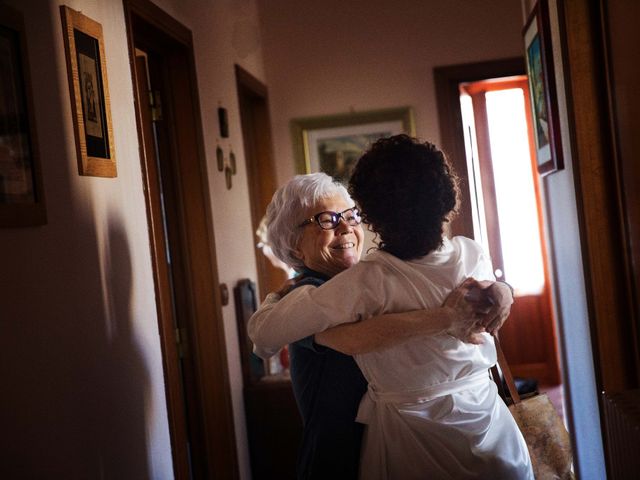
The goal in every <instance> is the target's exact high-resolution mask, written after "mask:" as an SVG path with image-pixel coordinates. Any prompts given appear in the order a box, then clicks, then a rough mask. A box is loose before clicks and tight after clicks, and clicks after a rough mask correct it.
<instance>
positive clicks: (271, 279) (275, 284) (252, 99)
mask: <svg viewBox="0 0 640 480" xmlns="http://www.w3.org/2000/svg"><path fill="white" fill-rule="evenodd" d="M235 70H236V86H237V88H238V104H239V106H240V121H241V124H242V138H243V142H244V155H245V159H246V166H247V168H246V171H247V181H248V183H249V201H250V203H251V225H252V227H253V232H254V233H256V232H258V229H261V228H262V229H264V228H265V226H264V225H263V224H262V219H263V218H264V215H265V213H266V211H267V205H269V202H271V197H272V196H273V193H274V192H275V191H276V187H277V180H276V174H275V164H274V159H273V146H272V142H271V122H270V120H269V97H268V92H267V87H266V85H264V84H263V83H262V82H261V81H260V80H258V79H257V78H255V77H254V76H253V75H251V74H250V73H249V72H247V71H246V70H244V69H243V68H242V67H240V66H239V65H236V68H235ZM254 244H255V255H256V267H257V271H258V290H259V292H260V298H261V299H264V298H265V297H266V295H267V293H269V292H275V291H278V290H279V289H280V288H281V287H282V284H283V283H284V281H285V280H286V279H287V275H286V274H285V273H284V270H283V269H282V268H278V267H276V266H274V265H273V263H272V261H271V260H270V258H268V256H267V254H268V253H269V252H268V251H266V250H265V249H266V248H270V247H268V246H267V245H264V244H263V243H262V240H261V241H260V242H259V243H258V242H255V243H254ZM271 256H272V255H271Z"/></svg>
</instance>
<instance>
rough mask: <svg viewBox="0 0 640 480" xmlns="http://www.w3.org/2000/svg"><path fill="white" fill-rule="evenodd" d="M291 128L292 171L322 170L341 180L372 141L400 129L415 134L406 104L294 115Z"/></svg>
mask: <svg viewBox="0 0 640 480" xmlns="http://www.w3.org/2000/svg"><path fill="white" fill-rule="evenodd" d="M291 131H292V135H293V147H294V155H295V160H296V171H297V172H298V173H311V172H325V173H327V174H328V175H331V176H332V177H334V178H335V179H336V180H338V181H340V182H343V183H346V182H348V180H349V177H350V176H351V171H352V170H353V167H354V166H355V164H356V162H357V161H358V159H359V158H360V156H361V155H362V154H363V153H364V151H365V150H366V149H367V148H368V147H369V146H370V145H371V144H372V143H373V142H375V141H376V140H378V139H379V138H382V137H388V136H391V135H397V134H400V133H407V134H409V135H415V127H414V122H413V111H412V110H411V108H409V107H404V108H394V109H388V110H375V111H369V112H358V113H347V114H344V115H331V116H326V117H311V118H300V119H295V120H293V121H292V122H291Z"/></svg>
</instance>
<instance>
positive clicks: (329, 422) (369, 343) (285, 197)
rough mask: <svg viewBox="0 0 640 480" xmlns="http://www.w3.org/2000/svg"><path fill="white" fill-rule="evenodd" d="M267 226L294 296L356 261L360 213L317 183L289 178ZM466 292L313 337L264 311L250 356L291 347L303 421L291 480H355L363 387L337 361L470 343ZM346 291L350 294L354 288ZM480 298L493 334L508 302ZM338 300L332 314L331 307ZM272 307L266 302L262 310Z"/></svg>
mask: <svg viewBox="0 0 640 480" xmlns="http://www.w3.org/2000/svg"><path fill="white" fill-rule="evenodd" d="M267 222H268V224H269V240H270V242H271V244H272V245H271V246H272V248H273V251H274V253H275V254H276V255H277V256H278V257H279V258H280V259H281V260H283V261H284V262H285V263H287V264H289V265H292V266H294V267H295V268H296V269H297V270H298V271H299V272H300V274H301V275H300V276H299V277H298V279H297V283H296V285H295V287H296V288H297V287H299V288H300V289H301V290H304V289H305V288H313V287H317V286H320V285H322V284H323V283H324V282H325V281H326V280H328V279H329V278H331V277H333V276H334V275H336V274H337V273H339V272H341V271H343V270H345V269H347V268H349V267H351V266H353V265H355V264H356V263H357V262H358V261H359V259H360V254H361V251H362V240H363V234H362V229H361V226H360V215H359V212H358V211H357V209H355V208H353V202H352V200H351V199H350V198H349V196H348V194H347V192H346V190H345V189H344V187H342V186H341V185H339V184H336V183H334V182H333V181H332V179H331V178H330V177H328V176H327V175H325V174H322V173H318V174H311V175H302V176H297V177H295V178H294V179H293V180H291V181H290V182H289V183H288V184H287V185H285V186H284V187H283V188H281V189H280V190H278V192H276V194H275V195H274V197H273V200H272V202H271V204H270V205H269V208H268V211H267ZM470 285H471V283H468V284H467V285H465V286H464V287H461V288H459V289H457V290H454V292H453V293H452V294H451V295H450V296H449V298H448V300H447V303H446V304H445V305H444V306H439V305H438V306H434V307H433V308H430V309H429V310H420V311H414V312H408V313H404V314H387V315H382V316H374V317H371V318H368V319H367V321H366V322H359V323H353V324H348V325H343V326H339V327H335V328H331V329H328V330H325V331H322V332H321V330H324V328H317V327H316V326H315V325H316V322H313V321H312V322H300V321H299V319H297V318H293V317H287V316H277V315H270V313H269V312H270V310H269V308H270V307H269V306H266V307H265V306H263V307H262V308H261V309H260V310H259V311H258V312H257V313H256V315H254V317H253V318H252V319H251V321H250V323H249V335H250V336H251V338H252V340H253V341H254V342H255V344H256V352H257V353H259V354H261V355H262V356H264V357H267V356H269V355H271V354H274V353H276V352H277V351H278V350H279V349H280V348H281V347H282V346H283V345H284V344H286V343H291V345H290V347H289V348H290V354H291V374H292V381H293V386H294V392H295V395H296V400H297V402H298V405H299V409H300V412H301V414H302V417H303V420H304V437H303V442H302V447H301V449H300V452H299V460H298V477H299V478H357V472H358V464H359V458H360V454H359V452H360V439H361V435H362V425H360V424H357V423H355V417H356V414H357V411H358V405H359V403H360V400H361V398H362V396H363V394H364V393H365V391H366V381H365V379H364V377H363V376H362V374H361V372H360V370H359V369H358V367H357V366H356V363H355V362H354V360H353V358H352V357H350V356H347V355H344V354H343V353H347V354H354V353H359V354H362V353H366V352H369V351H375V350H380V349H384V348H388V347H390V346H393V345H396V344H399V343H402V342H404V341H407V340H409V339H410V338H419V337H421V336H427V335H437V334H441V333H443V332H445V331H447V332H449V333H450V334H453V335H456V336H458V337H460V338H463V339H466V340H468V341H477V339H476V338H475V337H474V335H475V332H476V331H478V330H483V329H484V327H482V326H480V327H478V326H477V325H476V324H475V320H474V319H473V318H471V317H472V315H471V312H470V309H469V305H467V303H466V302H464V301H462V297H463V296H464V294H465V293H466V291H467V290H468V288H469V286H470ZM349 291H350V293H351V294H357V293H358V286H357V285H353V286H350V288H349ZM489 292H490V293H491V295H492V297H493V298H494V300H495V302H494V303H495V305H494V307H493V308H492V309H491V310H490V311H489V312H488V313H486V314H485V315H484V316H483V317H482V318H483V321H484V323H485V325H487V328H488V329H491V330H494V329H496V328H498V327H499V326H500V325H501V324H502V321H504V319H505V318H506V316H507V315H508V311H509V305H510V304H511V302H512V298H511V294H510V291H509V289H508V287H504V286H502V287H501V286H500V285H495V286H492V287H490V289H489ZM275 297H276V298H278V297H277V296H275ZM341 297H342V295H340V296H338V297H336V298H335V299H333V300H332V302H331V304H332V305H334V306H338V304H339V303H340V301H341ZM273 298H274V294H270V296H269V297H268V300H267V302H266V303H267V305H269V304H270V303H271V301H272V300H273ZM405 310H406V309H405ZM268 317H270V318H268ZM318 332H320V333H318ZM314 333H315V334H316V335H315V336H313V334H314ZM327 347H331V348H327ZM334 349H335V350H334ZM336 350H337V351H336ZM339 352H342V353H339Z"/></svg>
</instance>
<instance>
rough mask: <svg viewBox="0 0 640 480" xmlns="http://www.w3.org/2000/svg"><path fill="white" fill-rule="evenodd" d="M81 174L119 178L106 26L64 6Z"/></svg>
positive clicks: (62, 12)
mask: <svg viewBox="0 0 640 480" xmlns="http://www.w3.org/2000/svg"><path fill="white" fill-rule="evenodd" d="M60 15H61V16H62V28H63V33H64V46H65V52H66V57H67V74H68V78H69V91H70V96H71V111H72V113H73V128H74V132H75V140H76V151H77V155H78V170H79V173H80V175H89V176H94V177H115V176H117V170H116V155H115V149H114V142H113V129H112V123H111V108H110V102H109V84H108V81H107V62H106V58H105V53H104V41H103V37H102V26H101V25H100V24H99V23H97V22H95V21H94V20H91V19H90V18H88V17H86V16H84V15H82V14H81V13H80V12H77V11H75V10H73V9H71V8H69V7H67V6H64V5H62V6H61V7H60Z"/></svg>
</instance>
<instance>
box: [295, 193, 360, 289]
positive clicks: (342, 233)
mask: <svg viewBox="0 0 640 480" xmlns="http://www.w3.org/2000/svg"><path fill="white" fill-rule="evenodd" d="M351 207H353V205H352V204H348V203H347V202H346V201H345V199H344V198H343V197H342V195H340V194H336V195H332V196H329V197H326V198H323V199H321V200H320V201H318V202H316V204H315V205H313V207H312V208H310V209H309V210H307V212H306V217H305V218H302V219H300V223H302V221H304V220H305V219H307V218H311V217H313V216H314V215H316V214H317V213H320V212H325V211H330V212H337V213H340V212H343V211H345V210H347V209H349V208H351ZM301 228H304V232H303V233H302V237H301V238H300V242H299V243H298V249H297V251H296V254H297V257H298V258H300V259H301V260H302V262H303V263H304V265H305V266H306V267H307V268H310V269H311V270H315V271H316V272H319V273H322V274H324V275H327V276H329V277H333V276H334V275H337V274H338V273H340V272H342V271H343V270H345V269H347V268H349V267H351V266H353V265H355V264H356V263H358V261H359V260H360V255H361V254H362V241H363V237H364V234H363V232H362V226H360V225H356V226H350V225H347V223H346V222H345V221H344V220H342V219H341V220H340V223H339V224H338V226H337V227H336V228H334V229H333V230H323V229H321V228H320V227H319V226H318V224H317V223H315V222H313V223H311V224H309V225H305V226H304V227H301Z"/></svg>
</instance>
